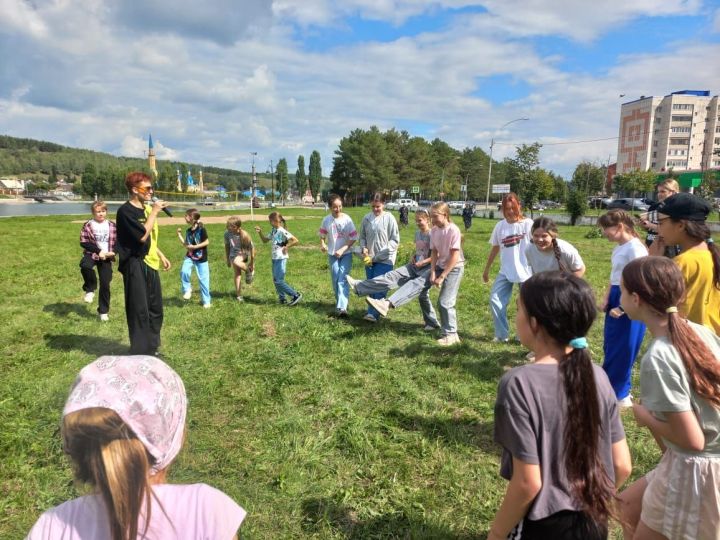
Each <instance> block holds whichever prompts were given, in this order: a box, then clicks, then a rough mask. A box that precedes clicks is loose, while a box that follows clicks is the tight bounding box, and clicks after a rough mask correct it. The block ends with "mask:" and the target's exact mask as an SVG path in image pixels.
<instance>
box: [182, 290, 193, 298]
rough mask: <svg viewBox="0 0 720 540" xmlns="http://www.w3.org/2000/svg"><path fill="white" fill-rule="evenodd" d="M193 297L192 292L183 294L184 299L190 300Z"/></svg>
mask: <svg viewBox="0 0 720 540" xmlns="http://www.w3.org/2000/svg"><path fill="white" fill-rule="evenodd" d="M191 297H192V291H186V292H184V293H183V299H185V300H190V298H191Z"/></svg>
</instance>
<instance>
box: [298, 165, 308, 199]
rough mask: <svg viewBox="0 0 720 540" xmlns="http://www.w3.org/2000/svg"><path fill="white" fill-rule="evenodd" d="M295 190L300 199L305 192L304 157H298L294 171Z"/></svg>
mask: <svg viewBox="0 0 720 540" xmlns="http://www.w3.org/2000/svg"><path fill="white" fill-rule="evenodd" d="M295 189H297V192H298V195H299V196H300V197H301V198H302V196H303V195H305V192H306V191H307V176H306V175H305V156H302V155H300V156H298V161H297V171H295Z"/></svg>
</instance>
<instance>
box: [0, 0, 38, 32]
mask: <svg viewBox="0 0 720 540" xmlns="http://www.w3.org/2000/svg"><path fill="white" fill-rule="evenodd" d="M3 28H4V29H5V30H6V31H13V32H18V33H21V34H29V35H30V36H33V37H36V38H41V37H44V36H45V35H46V34H47V32H48V27H47V25H46V24H45V22H44V21H43V20H42V17H41V15H40V14H39V13H38V11H37V9H34V8H33V7H32V5H31V4H30V3H29V2H26V1H24V0H0V30H2V29H3Z"/></svg>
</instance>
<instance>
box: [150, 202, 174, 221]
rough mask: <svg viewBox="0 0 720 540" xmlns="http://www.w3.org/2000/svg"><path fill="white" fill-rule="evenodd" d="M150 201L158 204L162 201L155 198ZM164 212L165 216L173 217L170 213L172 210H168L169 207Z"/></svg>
mask: <svg viewBox="0 0 720 540" xmlns="http://www.w3.org/2000/svg"><path fill="white" fill-rule="evenodd" d="M150 200H151V201H152V202H157V201H159V200H160V199H158V198H157V197H153V198H152V199H150ZM162 211H163V212H165V215H166V216H168V217H172V213H170V210H168V209H167V207H166V208H163V209H162Z"/></svg>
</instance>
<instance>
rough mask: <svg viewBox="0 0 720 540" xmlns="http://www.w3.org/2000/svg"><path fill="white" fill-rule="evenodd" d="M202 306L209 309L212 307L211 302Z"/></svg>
mask: <svg viewBox="0 0 720 540" xmlns="http://www.w3.org/2000/svg"><path fill="white" fill-rule="evenodd" d="M203 307H204V308H205V309H210V308H211V307H212V304H203Z"/></svg>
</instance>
